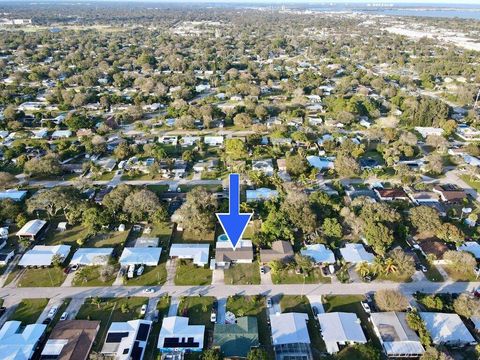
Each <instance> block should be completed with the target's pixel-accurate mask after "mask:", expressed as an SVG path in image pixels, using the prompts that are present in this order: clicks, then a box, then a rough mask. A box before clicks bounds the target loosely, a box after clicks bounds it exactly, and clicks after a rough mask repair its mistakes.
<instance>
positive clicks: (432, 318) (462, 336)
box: [420, 312, 477, 346]
mask: <svg viewBox="0 0 480 360" xmlns="http://www.w3.org/2000/svg"><path fill="white" fill-rule="evenodd" d="M420 317H421V318H422V320H423V321H424V323H425V327H426V328H427V331H428V333H429V334H430V338H431V339H432V343H433V344H435V345H452V346H464V345H476V344H477V342H476V341H475V339H474V338H473V336H472V334H471V333H470V331H468V329H467V327H466V326H465V324H464V323H463V321H462V319H461V318H460V316H458V315H457V314H447V313H435V312H420Z"/></svg>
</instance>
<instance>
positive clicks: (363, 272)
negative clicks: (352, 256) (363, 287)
mask: <svg viewBox="0 0 480 360" xmlns="http://www.w3.org/2000/svg"><path fill="white" fill-rule="evenodd" d="M355 270H356V271H357V272H358V273H359V274H360V276H361V277H362V278H365V277H367V276H368V275H369V274H370V271H371V269H370V265H368V263H367V262H366V261H362V262H359V263H357V265H356V266H355Z"/></svg>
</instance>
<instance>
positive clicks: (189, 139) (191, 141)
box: [180, 136, 201, 147]
mask: <svg viewBox="0 0 480 360" xmlns="http://www.w3.org/2000/svg"><path fill="white" fill-rule="evenodd" d="M200 139H201V138H200V136H184V137H182V138H181V139H180V145H182V146H183V147H187V146H193V145H195V144H196V142H197V141H200Z"/></svg>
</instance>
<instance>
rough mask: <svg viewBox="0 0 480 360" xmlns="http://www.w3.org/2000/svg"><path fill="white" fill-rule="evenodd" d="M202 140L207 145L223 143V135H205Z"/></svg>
mask: <svg viewBox="0 0 480 360" xmlns="http://www.w3.org/2000/svg"><path fill="white" fill-rule="evenodd" d="M203 142H204V143H205V144H207V145H209V146H221V145H223V136H205V137H204V138H203Z"/></svg>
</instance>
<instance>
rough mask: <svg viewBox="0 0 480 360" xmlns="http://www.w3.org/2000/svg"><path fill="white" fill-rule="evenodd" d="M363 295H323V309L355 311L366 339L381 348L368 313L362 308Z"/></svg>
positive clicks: (327, 310) (328, 310)
mask: <svg viewBox="0 0 480 360" xmlns="http://www.w3.org/2000/svg"><path fill="white" fill-rule="evenodd" d="M364 299H365V297H364V296H363V295H331V296H325V297H324V303H325V304H324V309H325V311H326V312H350V313H356V314H357V316H358V318H359V319H360V321H361V323H362V329H363V332H364V333H365V336H366V337H367V339H369V340H370V341H372V343H373V345H374V346H375V347H377V348H378V349H380V348H381V345H380V341H379V340H378V338H377V336H376V335H375V332H374V330H373V327H372V325H371V323H370V321H368V318H369V316H368V314H367V313H366V312H365V310H363V307H362V305H361V301H362V300H364Z"/></svg>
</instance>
